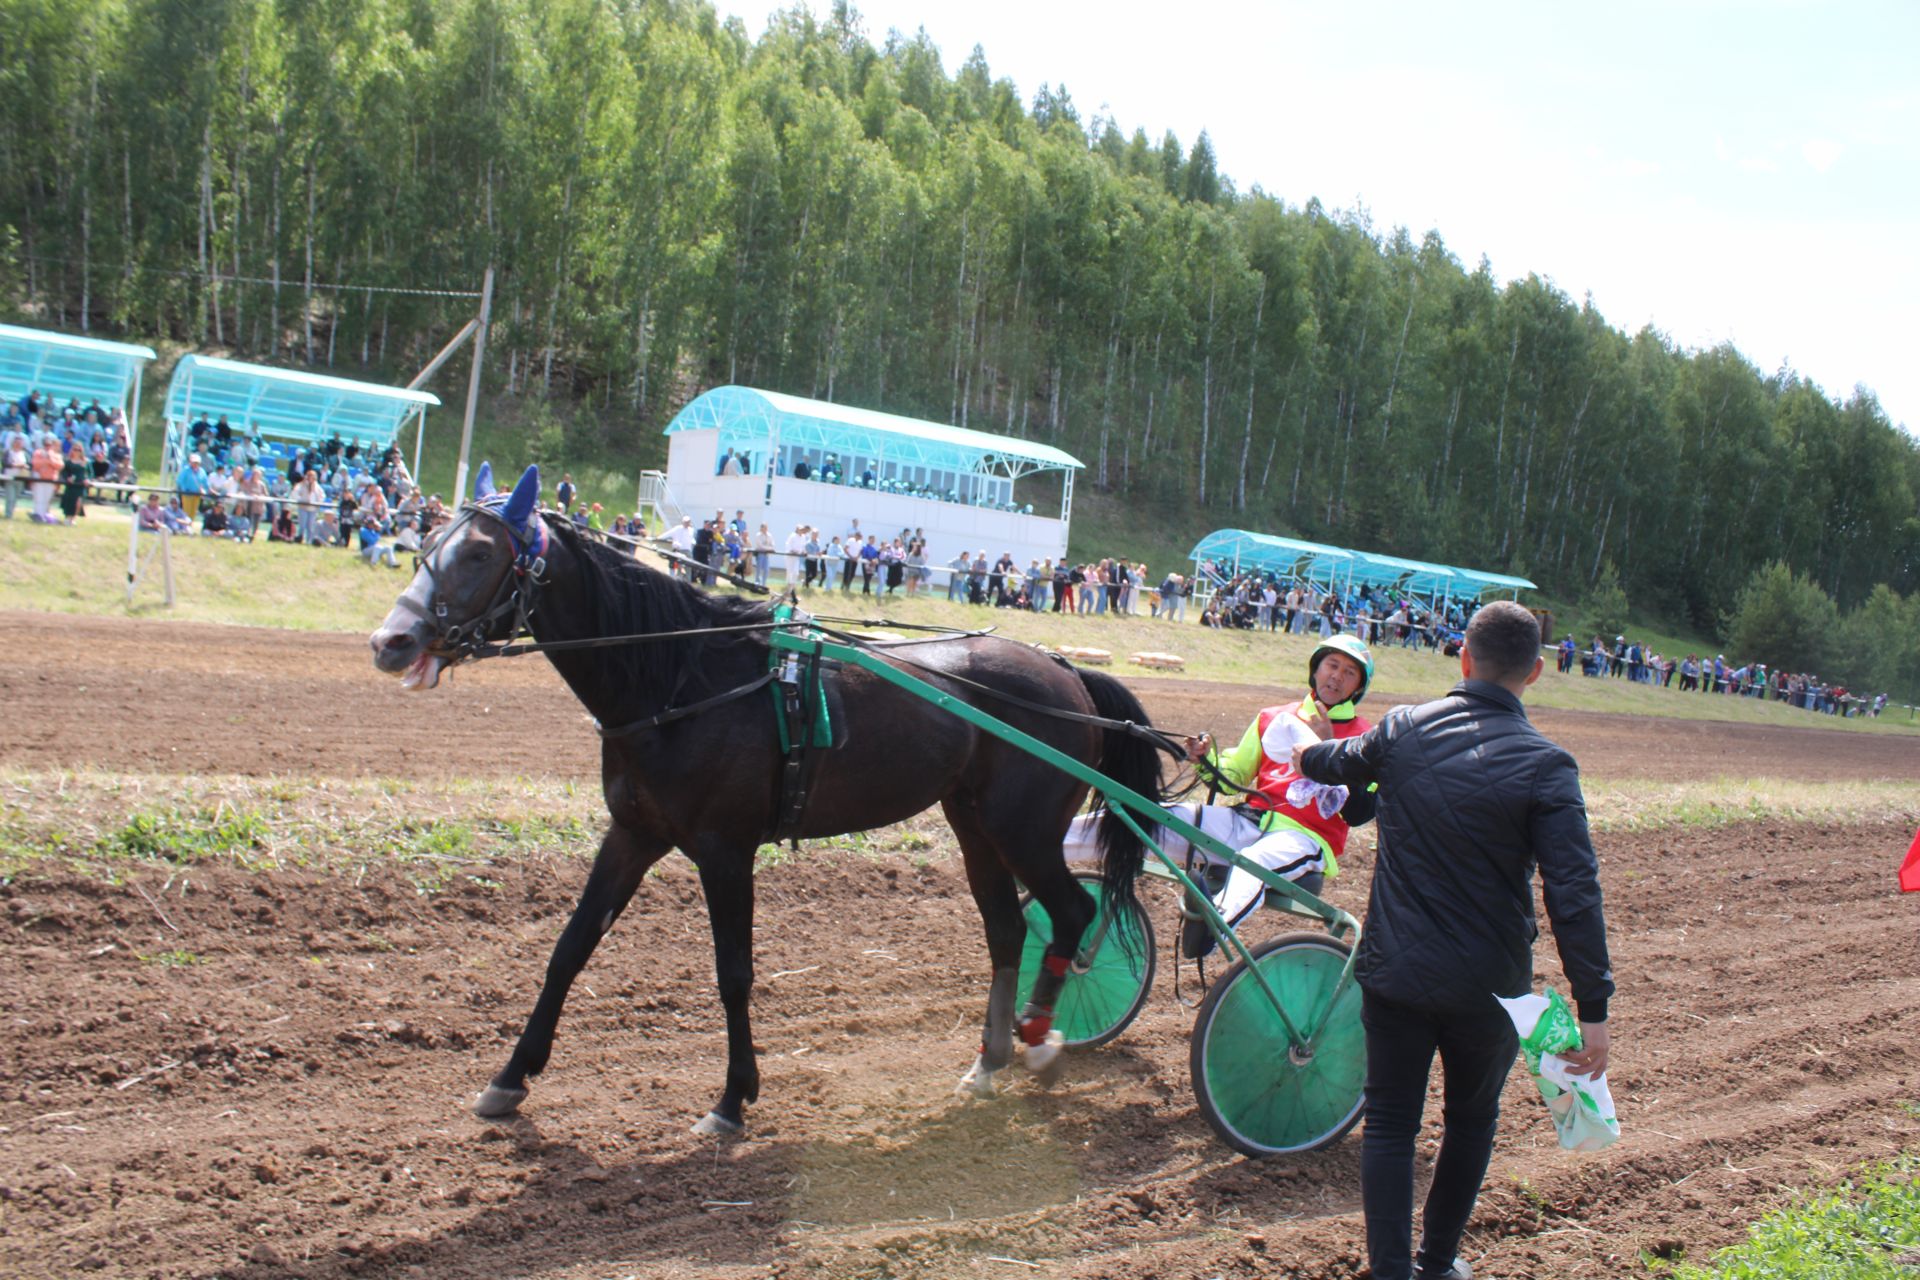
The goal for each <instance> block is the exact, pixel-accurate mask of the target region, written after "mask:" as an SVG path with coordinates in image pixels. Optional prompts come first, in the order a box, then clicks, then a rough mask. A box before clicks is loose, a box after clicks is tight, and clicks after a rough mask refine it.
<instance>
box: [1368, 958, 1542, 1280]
mask: <svg viewBox="0 0 1920 1280" xmlns="http://www.w3.org/2000/svg"><path fill="white" fill-rule="evenodd" d="M1361 995H1362V1000H1361V1006H1360V1021H1361V1024H1362V1025H1363V1026H1364V1027H1365V1028H1366V1032H1367V1091H1366V1094H1367V1127H1366V1130H1365V1133H1364V1135H1363V1137H1362V1140H1361V1145H1360V1190H1361V1197H1362V1199H1363V1200H1364V1202H1365V1205H1366V1218H1367V1257H1368V1260H1369V1262H1370V1263H1371V1264H1372V1267H1373V1280H1408V1277H1410V1276H1412V1275H1413V1274H1414V1271H1413V1266H1414V1257H1413V1145H1414V1140H1415V1139H1416V1138H1417V1137H1418V1136H1419V1133H1420V1113H1421V1110H1422V1108H1423V1107H1424V1106H1425V1104H1426V1100H1427V1075H1428V1072H1429V1071H1431V1070H1432V1067H1433V1055H1434V1052H1435V1051H1436V1050H1438V1052H1439V1054H1440V1068H1441V1072H1442V1074H1443V1077H1444V1081H1445V1102H1444V1107H1443V1111H1442V1115H1443V1118H1444V1120H1445V1128H1444V1130H1443V1131H1442V1134H1441V1138H1440V1154H1439V1156H1438V1157H1437V1158H1436V1159H1435V1160H1434V1163H1433V1186H1432V1187H1431V1188H1430V1189H1429V1190H1428V1192H1427V1204H1426V1210H1425V1212H1424V1214H1423V1215H1422V1219H1421V1226H1422V1233H1421V1256H1420V1259H1419V1262H1420V1265H1421V1266H1422V1267H1424V1268H1426V1269H1427V1270H1428V1271H1430V1272H1433V1273H1435V1274H1438V1273H1440V1272H1443V1271H1445V1270H1446V1269H1447V1268H1448V1267H1450V1266H1452V1265H1453V1261H1454V1254H1455V1252H1456V1251H1457V1250H1458V1249H1459V1247H1460V1236H1461V1234H1462V1232H1464V1231H1465V1230H1466V1226H1467V1218H1468V1216H1469V1215H1471V1214H1472V1213H1473V1202H1474V1199H1475V1198H1476V1197H1477V1196H1478V1195H1479V1194H1480V1182H1481V1180H1482V1179H1483V1178H1485V1177H1486V1175H1487V1162H1488V1161H1489V1160H1490V1159H1491V1158H1492V1156H1493V1131H1494V1127H1495V1124H1496V1123H1497V1122H1498V1120H1499V1118H1500V1090H1501V1088H1502V1087H1503V1086H1504V1085H1505V1084H1506V1080H1507V1072H1508V1071H1510V1070H1511V1069H1512V1067H1513V1059H1514V1055H1515V1054H1516V1053H1517V1052H1518V1051H1519V1048H1520V1041H1519V1037H1518V1035H1517V1034H1516V1033H1515V1032H1514V1029H1513V1021H1512V1020H1511V1019H1510V1018H1508V1017H1507V1015H1506V1013H1505V1012H1504V1011H1503V1010H1502V1009H1501V1008H1500V1006H1499V1005H1497V1004H1495V1003H1494V1002H1493V1000H1492V999H1491V997H1489V999H1488V1000H1487V1011H1486V1012H1485V1013H1476V1014H1439V1013H1431V1012H1429V1011H1427V1010H1425V1009H1416V1008H1412V1007H1410V1006H1407V1005H1401V1004H1395V1003H1393V1002H1392V1001H1389V1000H1383V999H1381V998H1380V997H1378V996H1376V995H1374V994H1373V993H1372V992H1370V991H1364V990H1363V991H1362V993H1361Z"/></svg>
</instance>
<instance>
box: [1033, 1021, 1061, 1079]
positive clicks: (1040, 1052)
mask: <svg viewBox="0 0 1920 1280" xmlns="http://www.w3.org/2000/svg"><path fill="white" fill-rule="evenodd" d="M1066 1048H1067V1037H1066V1036H1065V1035H1063V1034H1062V1033H1060V1032H1058V1031H1049V1032H1047V1038H1046V1039H1045V1040H1044V1041H1042V1042H1041V1043H1039V1044H1033V1045H1026V1046H1023V1049H1022V1061H1024V1062H1025V1063H1026V1066H1027V1070H1028V1071H1031V1072H1032V1073H1033V1074H1034V1075H1035V1076H1036V1077H1037V1078H1038V1079H1039V1080H1040V1082H1041V1083H1042V1084H1052V1083H1053V1082H1054V1081H1055V1080H1057V1079H1058V1078H1059V1076H1060V1069H1061V1068H1062V1067H1064V1066H1065V1065H1066V1061H1065V1059H1066Z"/></svg>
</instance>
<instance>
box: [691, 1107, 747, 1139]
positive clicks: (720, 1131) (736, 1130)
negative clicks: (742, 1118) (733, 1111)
mask: <svg viewBox="0 0 1920 1280" xmlns="http://www.w3.org/2000/svg"><path fill="white" fill-rule="evenodd" d="M693 1131H694V1132H695V1133H697V1134H699V1135H700V1136H701V1137H703V1138H737V1137H739V1136H740V1135H741V1134H743V1133H745V1132H746V1131H747V1126H745V1125H744V1124H741V1123H740V1122H739V1121H738V1120H729V1119H727V1118H726V1117H725V1116H723V1115H721V1114H720V1113H719V1112H718V1111H709V1112H707V1114H706V1115H704V1116H701V1117H700V1123H699V1124H696V1125H694V1126H693Z"/></svg>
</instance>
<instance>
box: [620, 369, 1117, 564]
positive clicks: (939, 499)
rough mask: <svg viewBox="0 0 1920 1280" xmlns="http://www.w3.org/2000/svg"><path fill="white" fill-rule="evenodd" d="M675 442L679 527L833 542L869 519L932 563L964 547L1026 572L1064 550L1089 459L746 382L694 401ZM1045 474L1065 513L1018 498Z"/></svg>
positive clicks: (673, 490)
mask: <svg viewBox="0 0 1920 1280" xmlns="http://www.w3.org/2000/svg"><path fill="white" fill-rule="evenodd" d="M666 435H667V437H668V441H669V445H668V464H667V476H666V488H665V490H664V491H663V492H662V494H661V495H660V501H659V502H658V503H657V507H658V513H659V514H661V515H663V516H666V517H668V518H669V519H672V520H677V519H678V518H679V516H680V515H681V514H686V515H692V516H695V517H699V518H709V517H711V516H712V515H713V513H714V512H715V511H721V510H724V511H725V512H726V513H727V514H728V515H731V514H732V513H733V512H735V511H745V512H747V513H749V519H750V520H752V521H755V522H757V521H759V520H765V521H766V522H767V524H768V525H769V527H770V528H771V529H772V530H773V532H774V533H775V535H776V537H777V538H784V537H785V535H786V533H787V532H788V531H790V530H792V529H793V528H794V526H795V525H797V524H812V525H815V526H817V527H819V528H822V529H823V530H825V531H827V532H828V533H830V534H831V533H840V532H842V531H844V530H845V529H847V527H848V525H849V523H850V521H852V520H854V519H859V520H860V521H861V522H862V523H861V528H862V530H863V531H865V532H872V533H875V534H879V535H881V536H883V537H889V536H891V535H892V534H894V533H895V532H897V531H899V530H902V529H906V530H913V529H919V530H923V531H924V534H925V537H926V540H927V548H928V555H929V558H930V559H931V560H932V561H933V562H935V563H936V564H937V563H940V562H943V561H945V560H946V559H947V558H948V557H950V556H952V555H954V554H955V553H957V552H959V551H961V550H968V551H984V552H985V553H986V554H987V555H989V556H994V555H997V554H999V553H1000V552H1003V551H1004V552H1007V553H1009V554H1012V555H1014V556H1015V557H1016V558H1018V559H1019V560H1020V562H1021V563H1022V564H1025V563H1026V561H1027V560H1028V559H1040V558H1051V559H1057V558H1059V557H1061V556H1063V555H1065V554H1066V547H1067V525H1068V521H1069V519H1070V517H1071V514H1072V505H1073V474H1074V472H1075V471H1077V470H1079V469H1080V467H1081V463H1080V460H1079V459H1077V458H1075V457H1073V456H1072V455H1071V454H1068V453H1065V452H1062V451H1061V450H1059V449H1056V448H1054V447H1053V446H1051V445H1046V444H1041V443H1039V442H1038V441H1033V440H1021V439H1016V438H1014V437H1011V436H999V435H993V434H991V433H989V432H985V431H974V430H971V429H969V428H966V427H955V426H949V425H947V424H945V423H939V422H927V421H923V420H921V419H918V418H906V417H901V416H899V415H897V414H891V413H880V412H877V411H875V410H872V409H862V408H858V407H856V406H852V405H843V404H833V403H830V402H827V401H822V400H808V399H805V398H803V397H800V396H790V395H783V394H781V393H779V392H776V391H761V390H758V389H756V388H753V387H738V386H725V387H716V388H714V389H713V390H711V391H708V392H706V393H705V394H704V395H701V396H699V397H697V398H696V399H694V400H693V401H692V402H691V403H689V404H688V405H687V406H686V407H685V408H684V409H682V410H681V411H680V412H679V413H678V414H677V415H675V417H674V419H673V421H672V422H670V423H668V424H667V427H666ZM1041 473H1057V474H1058V476H1059V485H1060V489H1059V493H1060V498H1059V503H1060V505H1059V514H1058V515H1057V516H1055V515H1054V514H1053V513H1052V512H1050V511H1049V512H1044V513H1038V514H1036V513H1035V511H1034V507H1033V503H1032V502H1030V501H1022V495H1020V494H1018V493H1017V492H1016V484H1017V482H1018V481H1020V480H1021V479H1023V478H1026V477H1029V476H1033V475H1036V474H1041ZM1049 505H1050V504H1049ZM754 513H758V514H757V515H756V514H754Z"/></svg>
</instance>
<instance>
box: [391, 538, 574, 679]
mask: <svg viewBox="0 0 1920 1280" xmlns="http://www.w3.org/2000/svg"><path fill="white" fill-rule="evenodd" d="M479 516H485V517H486V518H487V519H489V520H494V521H497V522H498V523H499V525H500V527H501V528H503V529H505V530H506V531H507V538H508V541H509V542H510V543H511V545H512V546H513V549H514V557H513V562H512V563H511V564H509V565H508V566H507V568H506V569H505V570H504V571H503V572H502V573H501V575H500V579H499V581H498V582H496V583H495V584H494V587H493V594H492V596H491V597H489V599H488V603H487V607H486V608H484V609H482V610H481V611H480V612H479V613H477V614H475V615H474V616H473V617H471V618H468V619H467V620H466V621H465V622H450V621H448V619H447V601H446V598H445V597H444V596H442V595H441V593H440V572H439V571H437V570H436V568H435V566H434V563H433V552H437V551H438V550H439V549H440V548H441V547H444V546H446V545H447V544H448V543H450V542H451V541H452V540H453V535H454V533H455V531H456V530H458V529H459V528H460V527H461V526H462V525H464V524H466V523H467V522H468V521H470V520H473V519H475V518H476V517H479ZM532 518H533V520H535V521H539V520H540V519H541V517H540V515H539V514H538V513H535V514H534V516H533V517H532ZM546 543H547V531H546V529H545V528H544V527H542V528H540V530H539V537H538V538H537V540H530V539H527V538H524V537H522V536H521V534H520V532H519V531H518V530H517V529H515V528H514V527H513V526H512V525H511V524H509V523H508V522H507V519H506V517H504V516H502V515H501V514H500V511H499V509H498V506H497V505H490V504H487V503H480V502H465V503H462V504H461V505H460V514H459V515H458V516H456V517H455V518H454V521H453V523H452V524H450V525H448V526H447V530H446V532H445V533H444V534H442V535H441V537H440V540H439V543H438V544H437V545H436V546H435V547H434V548H432V551H429V552H423V553H422V554H421V555H417V556H415V557H414V558H413V567H414V572H415V573H419V572H422V571H424V572H425V573H426V575H427V581H428V583H429V584H430V585H431V588H432V590H431V592H430V595H429V604H428V606H427V607H425V608H422V607H421V605H420V604H419V603H418V602H417V601H415V600H414V598H413V597H412V595H410V594H409V595H403V596H401V597H400V599H399V601H398V602H397V603H398V604H399V606H400V607H401V608H403V609H405V610H406V611H407V612H408V613H411V614H413V615H414V616H415V617H417V618H419V619H420V620H421V621H422V622H424V623H426V624H427V625H428V626H429V627H431V628H433V631H432V634H431V635H429V636H428V637H427V645H426V649H427V652H428V653H431V654H434V655H435V656H437V657H440V658H443V659H445V661H446V662H447V664H448V665H449V666H452V665H454V664H456V663H460V662H464V661H465V660H467V659H468V658H474V657H479V656H482V655H483V653H484V652H485V651H486V650H487V649H488V648H489V647H491V646H493V645H498V644H509V643H511V642H513V641H514V640H516V639H518V638H519V637H520V636H522V635H525V634H528V628H527V622H528V619H530V618H531V617H532V616H533V611H534V606H535V595H536V594H537V592H538V590H539V588H540V587H542V586H545V585H546V578H545V574H546V571H547V558H546V556H545V555H544V554H543V553H544V552H545V550H546ZM506 617H511V618H512V619H513V624H512V626H511V627H510V628H509V629H508V631H507V634H506V635H505V636H503V637H501V638H500V639H498V640H495V639H493V638H492V637H491V635H490V634H489V633H490V632H491V631H492V630H493V627H494V624H495V623H497V622H498V621H499V620H500V619H502V618H506Z"/></svg>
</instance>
